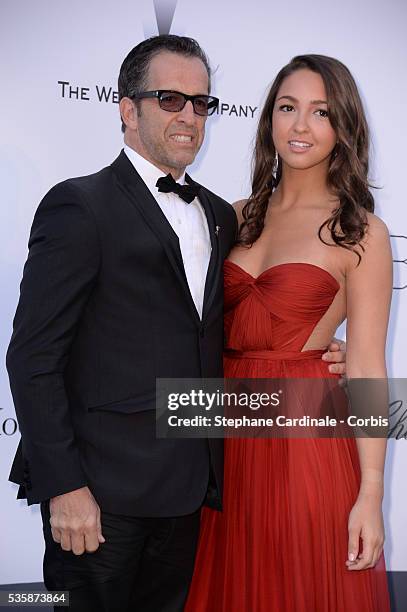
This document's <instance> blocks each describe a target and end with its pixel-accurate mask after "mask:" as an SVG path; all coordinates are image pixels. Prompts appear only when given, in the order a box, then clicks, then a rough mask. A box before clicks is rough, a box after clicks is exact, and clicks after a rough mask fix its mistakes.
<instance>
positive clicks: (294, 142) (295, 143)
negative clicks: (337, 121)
mask: <svg viewBox="0 0 407 612" xmlns="http://www.w3.org/2000/svg"><path fill="white" fill-rule="evenodd" d="M290 145H292V146H294V147H302V148H303V149H306V148H307V147H312V145H311V144H308V143H307V142H298V140H290Z"/></svg>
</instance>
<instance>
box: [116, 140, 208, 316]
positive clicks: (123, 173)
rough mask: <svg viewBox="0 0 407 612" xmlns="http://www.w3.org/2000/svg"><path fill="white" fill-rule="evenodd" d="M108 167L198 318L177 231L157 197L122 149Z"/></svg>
mask: <svg viewBox="0 0 407 612" xmlns="http://www.w3.org/2000/svg"><path fill="white" fill-rule="evenodd" d="M111 167H112V169H113V172H114V173H115V174H116V176H117V178H118V179H119V180H118V184H119V187H120V189H121V190H122V191H123V192H124V193H125V194H126V196H127V197H128V199H129V200H130V202H131V203H132V205H133V206H135V207H136V208H137V210H138V211H139V212H140V214H141V215H142V217H143V218H144V220H145V222H146V223H147V225H148V226H149V227H150V229H151V231H152V232H153V233H154V234H155V235H156V236H157V238H158V239H159V241H160V242H161V244H162V246H163V248H164V250H165V252H166V254H167V257H168V259H169V261H170V263H171V266H172V267H173V269H174V272H175V275H176V277H177V279H178V281H179V283H180V284H181V286H182V289H183V291H184V293H185V297H186V298H187V300H188V301H189V303H190V306H191V309H192V311H193V314H194V317H195V318H197V319H198V321H199V314H198V311H197V309H196V307H195V304H194V301H193V299H192V296H191V292H190V290H189V286H188V281H187V278H186V275H185V270H184V264H183V262H182V255H181V249H180V246H179V240H178V236H177V234H176V233H175V232H174V230H173V229H172V227H171V224H170V223H169V222H168V220H167V218H166V216H165V215H164V213H163V212H162V210H161V208H160V206H159V205H158V203H157V201H156V200H155V198H154V197H153V196H152V195H151V192H150V190H149V189H148V187H147V185H146V184H145V183H144V181H143V180H142V179H141V177H140V175H139V174H138V173H137V171H136V169H135V168H134V166H133V165H132V163H131V162H130V160H129V159H128V157H127V155H126V154H125V153H124V151H122V152H121V153H120V155H119V157H117V159H116V160H115V161H114V162H113V163H112V165H111ZM212 249H213V247H212Z"/></svg>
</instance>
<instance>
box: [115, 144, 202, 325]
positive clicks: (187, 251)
mask: <svg viewBox="0 0 407 612" xmlns="http://www.w3.org/2000/svg"><path fill="white" fill-rule="evenodd" d="M124 152H125V153H126V155H127V157H128V158H129V160H130V161H131V163H132V164H133V166H134V167H135V169H136V170H137V172H138V173H139V175H140V176H141V178H142V179H143V181H144V183H145V184H146V185H147V187H148V189H149V190H150V192H151V194H152V195H153V197H154V198H155V200H156V201H157V203H158V205H159V207H160V208H161V210H162V211H163V213H164V215H165V216H166V218H167V220H168V222H169V223H170V225H171V227H172V229H173V230H174V232H175V233H176V234H177V236H178V239H179V245H180V249H181V255H182V261H183V263H184V270H185V275H186V277H187V281H188V286H189V290H190V292H191V296H192V299H193V300H194V304H195V306H196V309H197V311H198V313H199V316H200V317H201V318H202V309H203V300H204V290H205V281H206V275H207V272H208V265H209V260H210V257H211V240H210V236H209V229H208V222H207V220H206V215H205V211H204V209H203V208H202V205H201V203H200V202H199V200H198V198H195V199H194V200H193V201H192V202H191V203H190V204H187V203H186V202H184V200H182V199H181V198H180V197H179V196H178V195H177V194H176V193H162V192H160V191H158V188H157V187H156V182H157V181H158V179H159V178H161V177H162V176H165V174H164V173H163V172H162V170H160V169H159V168H157V167H156V166H154V164H152V163H151V162H149V161H147V160H146V159H145V158H144V157H142V156H141V155H139V154H138V153H136V151H134V149H132V148H130V147H129V146H127V145H124ZM177 182H178V183H180V185H184V184H185V173H184V174H183V175H182V176H181V178H180V179H178V181H177Z"/></svg>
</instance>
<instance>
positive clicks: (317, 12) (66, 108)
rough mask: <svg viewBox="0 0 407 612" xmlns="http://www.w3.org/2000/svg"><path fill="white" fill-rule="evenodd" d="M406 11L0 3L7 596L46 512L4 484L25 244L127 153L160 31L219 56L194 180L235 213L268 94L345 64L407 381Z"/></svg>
mask: <svg viewBox="0 0 407 612" xmlns="http://www.w3.org/2000/svg"><path fill="white" fill-rule="evenodd" d="M406 6H407V5H406V4H405V3H404V2H403V1H402V0H388V1H387V2H384V1H383V0H359V1H358V2H355V1H354V0H342V2H341V3H340V4H338V3H337V2H335V1H334V0H313V1H312V2H308V3H307V2H303V0H291V1H290V2H284V3H280V2H270V1H269V0H252V1H251V2H247V1H243V0H222V2H219V0H205V2H202V1H198V0H178V2H177V1H176V0H175V1H170V0H161V1H160V0H157V1H156V2H153V0H117V1H116V2H112V1H109V2H108V1H106V0H105V1H104V2H101V1H99V0H87V1H86V2H83V1H82V0H70V2H63V1H62V0H36V1H35V2H31V1H30V0H18V1H16V0H2V2H1V4H0V24H1V25H0V50H1V52H0V66H1V69H0V75H1V95H0V108H1V112H0V133H1V153H0V155H1V163H0V177H1V181H0V185H1V193H2V198H1V206H0V274H1V278H0V282H1V302H0V315H1V322H2V323H1V326H0V352H1V355H2V361H1V372H0V473H1V479H0V500H1V503H0V525H1V527H0V529H1V531H0V584H7V583H14V582H31V581H40V580H41V579H42V573H41V562H42V551H43V544H42V535H41V527H40V516H39V511H38V507H31V508H27V506H26V504H25V502H24V501H16V500H15V495H16V487H15V486H14V485H12V484H10V483H8V482H7V481H6V475H7V474H8V470H9V467H10V463H11V460H12V457H13V454H14V451H15V448H16V446H17V442H18V438H19V434H18V430H17V426H16V421H15V413H14V408H13V404H12V399H11V396H10V392H9V388H8V379H7V375H6V372H5V368H4V355H5V351H6V348H7V344H8V341H9V338H10V334H11V324H12V317H13V314H14V311H15V307H16V303H17V299H18V290H19V282H20V277H21V272H22V266H23V263H24V261H25V258H26V255H27V239H28V234H29V229H30V225H31V221H32V217H33V213H34V210H35V208H36V207H37V205H38V203H39V201H40V199H41V197H42V196H43V195H44V194H45V193H46V191H47V190H48V189H49V187H50V186H52V185H53V184H55V183H56V182H58V181H61V180H63V179H65V178H67V177H70V176H77V175H83V174H88V173H91V172H94V171H96V170H98V169H99V168H101V167H102V166H105V165H107V164H109V163H110V162H111V161H112V160H113V159H114V158H115V157H116V156H117V154H118V152H119V150H120V148H121V145H122V135H121V131H120V121H119V113H118V105H117V93H116V84H117V74H118V70H119V67H120V64H121V62H122V60H123V58H124V57H125V55H126V54H127V52H128V51H129V50H130V49H131V48H132V47H133V46H134V45H136V44H137V43H138V42H140V41H141V40H143V39H144V38H146V37H148V36H151V35H155V34H157V33H158V31H159V29H160V31H164V32H165V31H167V32H168V31H169V27H170V28H171V29H170V31H171V33H174V34H181V35H188V36H193V37H194V38H197V39H198V41H199V42H200V43H201V44H202V46H203V47H204V48H205V50H206V51H207V53H208V54H209V56H210V59H211V62H212V65H213V67H214V68H215V76H214V79H213V83H214V85H213V91H214V93H215V95H218V96H219V97H220V98H221V101H222V105H221V107H220V113H219V114H218V115H217V116H214V117H212V118H210V119H209V120H208V130H207V139H206V142H205V144H204V146H203V149H202V151H201V153H200V155H199V158H198V160H197V161H196V163H195V165H194V167H193V168H191V174H192V176H194V177H196V179H197V180H199V181H200V182H202V183H204V184H206V185H207V186H208V187H210V188H211V189H213V190H214V191H215V192H218V193H219V194H220V195H222V196H223V197H224V198H225V199H227V200H229V201H234V200H236V199H239V198H241V197H242V196H244V195H247V194H248V190H249V177H250V171H249V165H250V155H251V148H252V141H253V135H254V132H255V127H256V122H257V119H258V115H259V107H260V106H261V104H262V101H263V100H264V97H265V93H266V90H267V86H268V85H269V83H270V82H271V80H272V79H273V77H274V76H275V74H276V72H277V71H278V69H279V68H280V67H281V66H282V65H284V64H285V63H287V62H288V61H289V60H290V58H291V57H293V56H294V55H296V54H299V53H310V52H313V53H323V54H327V55H331V56H334V57H337V58H338V59H340V60H341V61H343V62H344V63H345V64H346V65H347V66H348V67H349V68H350V70H351V71H352V72H353V74H354V76H355V77H356V79H357V82H358V84H359V86H360V89H361V92H362V94H363V98H364V100H365V103H366V107H367V111H368V116H369V120H370V124H371V127H372V133H373V165H372V179H373V180H374V182H375V183H376V184H377V185H379V186H381V187H382V189H380V190H379V191H376V192H375V195H376V199H377V203H378V212H379V214H380V215H381V216H382V218H383V219H384V220H385V221H386V222H387V224H388V226H389V228H390V231H391V233H392V234H394V235H395V236H396V237H395V238H394V239H393V247H394V259H395V260H396V261H395V264H394V269H395V286H396V287H397V288H396V289H395V290H394V300H393V309H392V320H391V326H390V334H389V343H388V345H389V346H388V364H389V370H390V374H391V375H392V376H394V377H396V376H397V377H403V376H405V374H406V365H405V356H406V348H405V346H406V345H405V338H406V337H407V333H406V332H407V325H406V321H405V313H406V311H407V288H406V286H407V265H406V264H407V260H406V258H407V209H406V205H405V200H406V197H405V193H406V186H405V176H406V171H405V158H406V152H405V144H406V142H407V127H406V126H407V123H406V120H405V101H406V99H407V81H406V53H407V38H406V36H405V23H406V17H407V8H406ZM405 470H407V443H406V441H405V440H400V441H397V442H394V441H392V442H391V443H390V445H389V454H388V461H387V472H386V483H387V493H386V501H385V519H386V527H387V541H386V553H387V563H388V568H389V569H391V570H407V536H406V533H407V529H406V525H405V515H406V507H407V492H406V487H405V478H404V476H405V473H406V471H405Z"/></svg>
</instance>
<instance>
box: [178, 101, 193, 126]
mask: <svg viewBox="0 0 407 612" xmlns="http://www.w3.org/2000/svg"><path fill="white" fill-rule="evenodd" d="M178 118H179V120H180V121H184V122H185V123H188V124H193V123H195V121H196V114H195V113H194V107H193V104H192V102H191V100H187V102H186V104H185V106H184V108H183V109H182V110H181V111H180V112H179V114H178Z"/></svg>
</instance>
